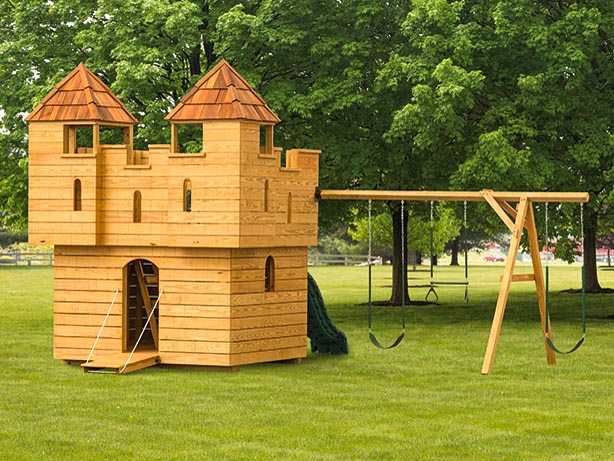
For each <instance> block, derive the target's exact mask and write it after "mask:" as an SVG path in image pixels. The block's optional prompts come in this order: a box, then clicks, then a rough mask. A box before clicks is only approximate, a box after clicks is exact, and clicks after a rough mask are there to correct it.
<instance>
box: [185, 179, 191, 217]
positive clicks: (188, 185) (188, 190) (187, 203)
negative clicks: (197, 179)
mask: <svg viewBox="0 0 614 461" xmlns="http://www.w3.org/2000/svg"><path fill="white" fill-rule="evenodd" d="M183 211H187V212H190V211H192V181H190V180H189V179H185V180H184V181H183Z"/></svg>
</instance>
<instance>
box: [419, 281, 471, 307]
mask: <svg viewBox="0 0 614 461" xmlns="http://www.w3.org/2000/svg"><path fill="white" fill-rule="evenodd" d="M441 285H458V286H464V287H465V303H468V302H469V281H468V280H464V281H462V282H441V281H435V280H431V282H430V288H429V291H427V292H426V296H425V297H424V300H425V301H429V302H430V301H431V300H430V297H431V295H434V296H435V299H434V300H433V302H435V303H436V302H438V301H439V295H438V294H437V291H435V288H436V287H438V286H441Z"/></svg>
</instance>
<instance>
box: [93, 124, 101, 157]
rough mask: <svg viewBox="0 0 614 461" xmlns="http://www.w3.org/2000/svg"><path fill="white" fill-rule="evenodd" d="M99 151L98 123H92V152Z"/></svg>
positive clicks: (96, 152)
mask: <svg viewBox="0 0 614 461" xmlns="http://www.w3.org/2000/svg"><path fill="white" fill-rule="evenodd" d="M99 151H100V125H99V124H98V123H94V125H93V126H92V152H93V153H94V154H98V152H99Z"/></svg>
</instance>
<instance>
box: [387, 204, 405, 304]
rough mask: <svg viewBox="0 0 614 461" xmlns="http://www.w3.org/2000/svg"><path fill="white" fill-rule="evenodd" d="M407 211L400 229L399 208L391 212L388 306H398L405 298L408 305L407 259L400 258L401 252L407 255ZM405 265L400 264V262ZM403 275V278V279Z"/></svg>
mask: <svg viewBox="0 0 614 461" xmlns="http://www.w3.org/2000/svg"><path fill="white" fill-rule="evenodd" d="M408 216H409V215H408V213H407V210H405V216H404V220H403V223H404V228H403V229H401V208H400V207H397V208H394V209H393V210H392V242H393V251H392V295H391V296H390V304H392V305H394V306H400V305H401V304H402V302H403V298H405V303H406V304H407V303H409V292H408V291H407V258H401V256H402V254H403V252H405V253H404V254H405V255H407V218H408ZM401 231H402V232H403V235H404V236H405V238H404V239H403V241H404V243H405V245H404V248H401ZM403 259H404V260H405V264H402V260H403ZM403 274H405V277H403Z"/></svg>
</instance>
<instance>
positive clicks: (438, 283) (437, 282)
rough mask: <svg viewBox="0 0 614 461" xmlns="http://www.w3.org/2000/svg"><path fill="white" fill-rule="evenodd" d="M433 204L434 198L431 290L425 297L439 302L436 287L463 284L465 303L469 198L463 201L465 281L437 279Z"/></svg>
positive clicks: (466, 297)
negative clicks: (434, 259)
mask: <svg viewBox="0 0 614 461" xmlns="http://www.w3.org/2000/svg"><path fill="white" fill-rule="evenodd" d="M433 205H434V202H433V200H431V235H430V241H431V248H430V255H429V256H430V260H431V278H430V281H429V290H428V291H427V292H426V296H425V297H424V300H425V301H428V302H435V303H436V302H438V301H439V295H438V294H437V291H435V288H436V287H440V286H442V285H457V286H458V285H461V286H464V287H465V303H468V302H469V264H468V260H467V200H464V201H463V228H462V230H461V235H462V237H463V253H464V256H465V280H463V281H442V280H435V268H434V265H433V258H434V256H435V249H434V246H435V245H434V233H435V224H434V222H435V221H434V218H433ZM432 296H434V297H435V298H434V299H433V300H432V301H431V299H432Z"/></svg>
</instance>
